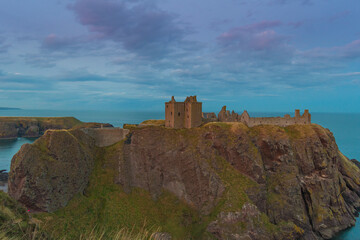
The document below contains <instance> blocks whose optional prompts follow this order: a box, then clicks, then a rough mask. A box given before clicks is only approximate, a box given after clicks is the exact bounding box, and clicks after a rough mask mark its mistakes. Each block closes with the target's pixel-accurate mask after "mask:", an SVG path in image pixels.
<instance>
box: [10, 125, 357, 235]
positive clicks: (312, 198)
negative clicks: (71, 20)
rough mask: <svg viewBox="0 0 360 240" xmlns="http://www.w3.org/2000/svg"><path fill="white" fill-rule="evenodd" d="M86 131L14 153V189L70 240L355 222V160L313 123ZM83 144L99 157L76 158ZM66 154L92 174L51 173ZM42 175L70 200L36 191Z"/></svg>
mask: <svg viewBox="0 0 360 240" xmlns="http://www.w3.org/2000/svg"><path fill="white" fill-rule="evenodd" d="M80 132H81V131H79V130H71V131H63V130H62V131H51V132H48V133H47V134H46V135H45V136H43V137H42V138H40V139H39V140H38V141H37V142H36V143H34V144H33V145H28V146H27V147H24V148H22V149H21V150H20V152H19V153H18V154H17V155H16V156H15V157H14V159H13V160H12V162H13V164H14V165H13V166H12V168H11V172H10V176H11V180H10V194H12V192H21V193H25V194H24V197H23V198H19V197H17V199H18V200H19V201H21V202H22V203H23V204H25V205H27V206H33V203H32V201H33V200H32V201H29V199H36V201H37V207H38V208H37V210H41V211H49V209H51V213H46V212H43V213H36V214H32V217H33V218H34V219H37V220H38V222H39V223H40V226H41V227H40V228H41V229H42V230H43V231H44V232H46V233H51V235H52V236H53V237H54V236H55V237H58V236H65V237H67V238H68V239H74V238H78V237H80V235H81V234H82V233H84V231H85V232H96V233H97V234H103V236H105V237H109V236H111V235H112V234H113V233H114V232H117V231H119V229H133V232H134V233H135V232H137V231H140V230H142V231H144V230H145V231H149V232H167V233H169V234H170V235H171V236H172V237H173V238H174V239H190V238H193V239H212V238H217V239H231V238H235V237H244V238H248V239H269V238H270V239H294V238H298V239H321V238H325V239H328V238H330V237H331V236H333V235H334V233H336V232H338V231H340V230H341V229H344V228H347V227H349V226H351V225H353V224H354V222H355V220H354V215H355V212H356V208H357V207H359V206H360V201H359V200H360V199H359V195H360V170H359V168H357V167H356V166H355V165H354V164H353V163H352V162H351V161H349V160H348V159H347V158H346V157H345V156H343V155H342V154H341V153H340V151H339V150H338V148H337V146H336V143H335V139H334V137H333V136H332V134H331V132H330V131H329V130H327V129H324V128H322V127H320V126H318V125H315V124H312V125H303V126H299V125H293V126H288V127H286V128H283V127H277V126H270V125H267V126H265V125H263V126H256V127H253V128H248V127H247V126H245V125H243V124H241V123H208V124H206V125H204V126H202V127H200V128H194V129H166V128H164V127H162V126H142V127H138V128H135V127H134V128H131V132H130V133H129V135H128V137H127V138H126V139H125V140H124V141H121V142H119V143H117V144H114V145H112V146H110V147H104V148H99V147H95V146H93V145H91V144H92V143H91V140H90V139H88V137H87V136H85V135H83V133H80ZM70 146H72V147H70ZM89 146H91V147H89ZM26 149H28V150H26ZM36 149H38V150H36ZM81 149H83V150H81ZM84 149H85V150H84ZM86 149H88V150H86ZM34 151H35V152H36V153H37V154H38V155H36V156H37V157H35V158H34V154H33V153H34ZM81 152H87V153H88V155H89V157H90V158H89V162H91V161H92V162H93V163H92V164H91V163H89V164H88V165H83V164H79V161H78V160H76V159H81V158H82V157H75V158H74V157H73V156H78V153H81ZM74 153H76V154H74ZM79 156H80V155H79ZM37 159H42V160H41V161H39V160H37ZM66 159H71V160H69V162H73V165H72V168H77V167H78V168H79V167H81V168H82V169H83V170H82V171H85V172H89V173H90V172H91V175H89V177H88V178H86V177H80V178H82V179H81V181H82V183H88V185H87V187H86V188H84V189H82V188H80V189H79V188H77V190H76V189H75V190H74V187H73V184H71V183H72V182H73V181H74V179H75V178H77V179H79V177H78V176H77V175H76V174H74V175H69V174H65V172H66V171H67V170H66V169H67V168H62V169H63V170H58V171H56V173H57V175H56V178H55V179H53V178H52V175H53V172H52V171H53V170H49V169H53V168H54V167H55V166H57V165H56V164H60V163H61V162H63V161H65V160H66ZM30 160H31V161H30ZM57 162H59V163H57ZM30 163H31V164H30ZM74 163H75V164H74ZM31 169H33V170H31ZM35 169H38V170H41V171H35ZM43 169H48V170H47V171H46V174H40V175H34V174H30V176H29V178H28V179H25V180H24V178H23V177H25V176H23V177H20V176H22V175H21V174H19V172H20V173H21V172H26V171H30V172H34V173H35V172H42V171H43ZM74 171H75V170H74ZM39 178H40V179H41V178H42V179H43V180H44V184H42V185H41V184H40V186H43V188H44V189H48V188H52V184H53V185H54V186H56V185H57V184H58V183H60V182H62V187H61V189H62V191H65V192H71V194H73V196H72V197H67V199H71V200H70V201H69V202H68V203H67V202H66V203H67V206H66V207H63V208H62V207H61V205H56V204H55V205H54V204H53V203H52V201H51V199H52V198H54V197H53V196H54V195H53V194H57V193H56V191H55V193H51V194H50V193H47V192H46V191H45V194H44V191H40V190H39V187H38V185H39V184H37V182H36V181H39V180H38V179H39ZM46 179H47V180H48V181H49V182H51V185H48V186H47V185H46V184H45V182H46ZM64 179H67V180H66V181H65V183H64ZM20 180H22V181H20ZM16 181H17V182H19V183H20V182H23V181H25V182H27V183H28V185H26V184H23V185H21V186H20V185H16V184H12V182H16ZM31 184H33V185H34V186H32V185H31ZM30 189H38V190H36V191H30ZM70 189H71V191H70ZM39 192H41V193H42V194H39ZM12 195H13V196H14V194H12ZM33 196H42V198H39V197H38V198H31V197H33ZM57 196H58V195H57ZM67 196H70V195H67ZM15 197H16V196H15ZM24 199H25V201H24ZM47 199H50V201H47ZM54 199H58V198H54ZM55 202H56V201H55ZM50 205H51V206H55V207H52V208H49V207H48V206H50ZM39 206H40V207H39ZM130 231H131V230H130Z"/></svg>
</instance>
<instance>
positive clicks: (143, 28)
mask: <svg viewBox="0 0 360 240" xmlns="http://www.w3.org/2000/svg"><path fill="white" fill-rule="evenodd" d="M69 9H71V10H73V11H74V12H75V14H76V17H77V19H78V20H79V22H80V23H81V24H82V25H84V26H86V27H87V28H88V29H89V31H90V32H92V33H95V34H96V37H97V38H99V39H105V40H111V41H114V42H118V43H121V44H122V46H123V47H124V48H125V49H126V50H128V51H130V52H133V53H136V54H137V55H139V56H142V57H148V58H161V57H163V56H165V55H167V54H168V53H169V52H171V51H172V50H174V49H176V48H178V47H180V45H181V44H182V41H183V38H184V36H185V32H186V31H185V30H184V28H182V27H181V26H180V23H179V22H178V21H177V18H176V16H175V15H172V14H170V13H168V12H165V11H163V10H160V9H159V8H157V7H156V5H154V4H151V3H149V2H145V1H131V3H129V1H123V2H116V1H112V0H104V1H98V0H77V1H76V2H75V3H74V4H72V5H70V6H69Z"/></svg>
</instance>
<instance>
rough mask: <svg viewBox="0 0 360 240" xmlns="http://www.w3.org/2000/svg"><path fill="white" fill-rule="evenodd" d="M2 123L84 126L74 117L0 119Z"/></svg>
mask: <svg viewBox="0 0 360 240" xmlns="http://www.w3.org/2000/svg"><path fill="white" fill-rule="evenodd" d="M0 122H14V123H24V124H26V123H29V122H39V123H40V124H44V125H45V124H46V125H62V126H64V127H65V128H71V127H73V126H76V125H79V124H82V122H81V121H80V120H78V119H76V118H74V117H0Z"/></svg>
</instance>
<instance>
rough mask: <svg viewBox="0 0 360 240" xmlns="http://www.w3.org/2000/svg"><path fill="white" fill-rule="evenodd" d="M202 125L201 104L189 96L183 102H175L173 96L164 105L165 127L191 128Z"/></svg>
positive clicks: (194, 97)
mask: <svg viewBox="0 0 360 240" xmlns="http://www.w3.org/2000/svg"><path fill="white" fill-rule="evenodd" d="M201 124H202V102H198V101H197V100H196V96H190V97H187V98H186V99H185V101H184V102H176V101H175V98H174V96H172V97H171V101H169V102H166V103H165V127H170V128H193V127H198V126H200V125H201Z"/></svg>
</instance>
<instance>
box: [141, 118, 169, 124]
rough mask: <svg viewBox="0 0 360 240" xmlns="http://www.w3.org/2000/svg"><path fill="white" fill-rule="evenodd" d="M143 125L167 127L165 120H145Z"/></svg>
mask: <svg viewBox="0 0 360 240" xmlns="http://www.w3.org/2000/svg"><path fill="white" fill-rule="evenodd" d="M141 124H148V125H155V126H165V120H153V119H151V120H145V121H143V122H142V123H140V125H141Z"/></svg>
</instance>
